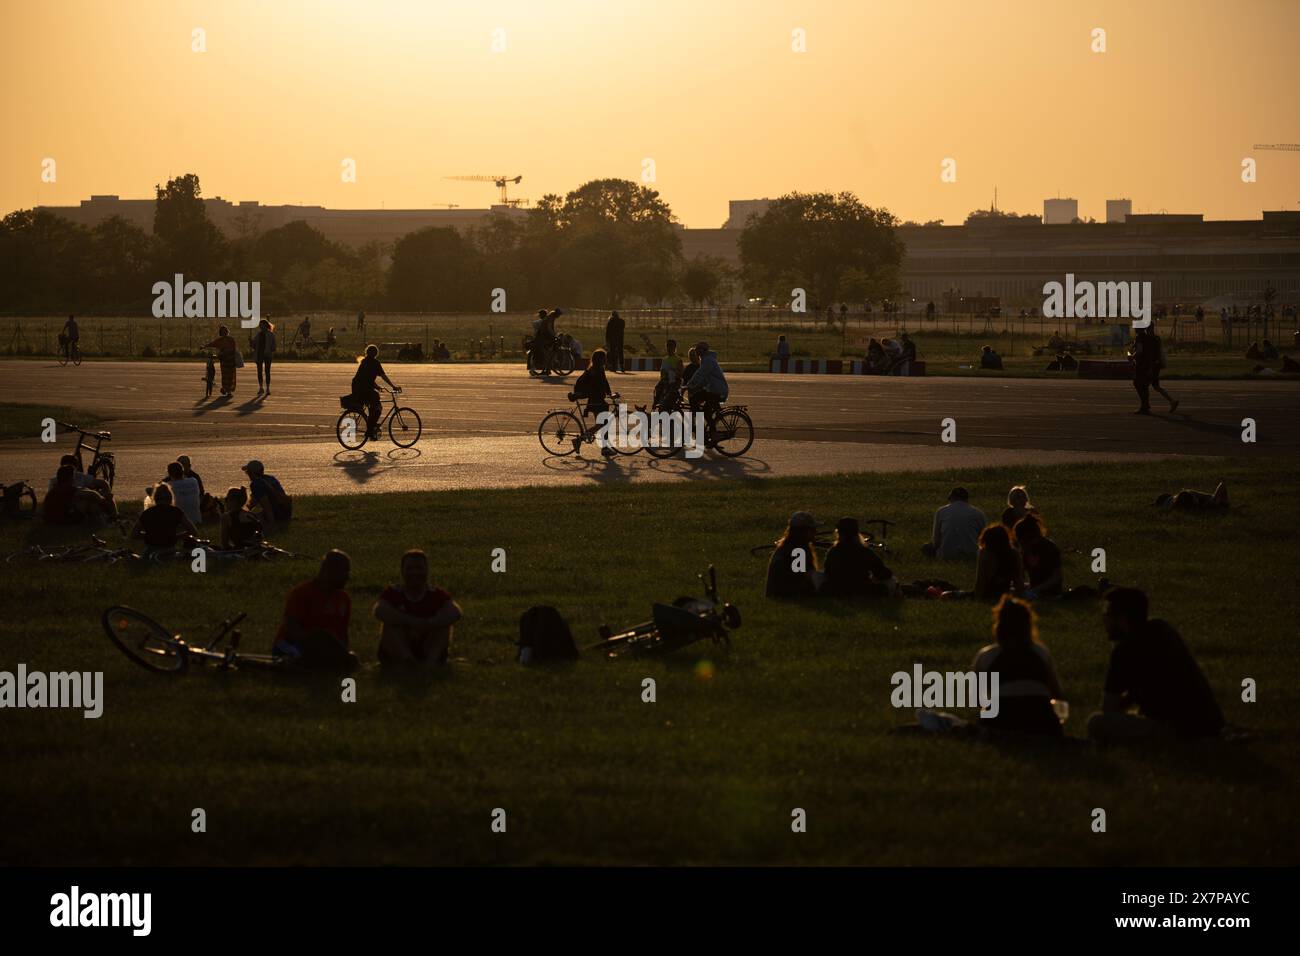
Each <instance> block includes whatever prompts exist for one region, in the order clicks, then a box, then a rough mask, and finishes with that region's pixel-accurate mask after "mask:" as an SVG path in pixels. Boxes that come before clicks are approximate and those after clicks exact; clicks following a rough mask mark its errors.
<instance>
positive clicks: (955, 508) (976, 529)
mask: <svg viewBox="0 0 1300 956" xmlns="http://www.w3.org/2000/svg"><path fill="white" fill-rule="evenodd" d="M986 524H988V521H987V519H986V518H985V517H984V512H982V511H980V510H979V509H978V508H975V507H972V506H971V504H970V493H969V492H967V491H966V489H965V488H961V487H957V488H954V489H953V490H952V491H950V492H949V493H948V503H947V504H946V505H944V506H943V507H942V508H940V509H939V510H938V511H936V512H935V513H934V527H933V529H932V530H931V532H930V540H929V541H927V542H926V543H925V544H923V545H921V553H922V554H924V555H925V556H926V557H927V558H940V559H942V560H944V561H973V560H975V558H976V557H978V555H979V550H980V546H979V540H980V532H981V531H983V530H984V526H985V525H986Z"/></svg>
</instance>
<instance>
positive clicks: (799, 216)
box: [740, 192, 903, 303]
mask: <svg viewBox="0 0 1300 956" xmlns="http://www.w3.org/2000/svg"><path fill="white" fill-rule="evenodd" d="M896 225H898V220H896V219H895V218H894V217H893V216H892V215H891V214H890V213H889V212H888V211H887V210H884V209H873V208H871V207H870V206H865V205H863V204H862V202H861V201H860V200H859V199H858V198H857V197H856V196H854V195H853V194H852V193H848V192H843V193H839V194H832V193H790V194H789V195H786V196H782V197H781V198H779V199H777V200H775V201H773V203H772V204H771V205H770V206H769V207H768V209H767V211H766V212H764V213H763V214H762V215H761V216H756V217H753V218H751V219H750V220H749V222H748V223H747V224H746V226H745V229H744V231H743V232H742V233H741V234H740V256H741V262H742V263H743V270H744V276H745V281H746V283H747V285H748V286H749V288H750V289H751V290H752V291H754V292H759V293H761V294H763V295H765V296H767V297H769V298H771V299H773V300H775V301H782V300H788V299H789V298H790V290H791V289H795V288H801V289H804V290H806V292H807V293H808V298H809V301H810V302H814V303H820V302H835V301H842V300H843V299H844V298H845V297H846V293H847V292H848V291H849V290H850V289H852V291H855V292H857V291H860V290H861V289H862V288H863V286H864V285H870V284H872V282H873V280H874V279H883V278H886V277H888V276H889V275H890V273H891V272H894V273H896V272H897V270H898V269H899V268H900V267H901V264H902V261H903V243H902V240H900V239H899V238H898V236H897V234H896V233H895V231H894V227H895V226H896Z"/></svg>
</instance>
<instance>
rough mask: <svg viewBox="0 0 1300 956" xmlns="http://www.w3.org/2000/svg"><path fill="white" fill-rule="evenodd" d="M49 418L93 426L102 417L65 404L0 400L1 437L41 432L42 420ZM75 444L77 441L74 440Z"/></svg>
mask: <svg viewBox="0 0 1300 956" xmlns="http://www.w3.org/2000/svg"><path fill="white" fill-rule="evenodd" d="M47 418H53V419H54V420H55V421H59V422H68V423H70V424H73V425H80V426H81V427H82V428H93V427H94V426H95V425H98V424H99V422H100V421H101V419H100V418H99V417H98V416H96V415H94V414H92V413H91V412H87V411H84V410H82V409H79V408H68V407H67V406H65V405H53V406H51V405H25V404H21V403H18V402H0V439H3V438H30V437H32V436H33V435H38V434H40V431H41V422H43V421H44V420H45V419H47ZM74 444H75V442H74Z"/></svg>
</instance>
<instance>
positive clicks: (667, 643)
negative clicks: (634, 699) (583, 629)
mask: <svg viewBox="0 0 1300 956" xmlns="http://www.w3.org/2000/svg"><path fill="white" fill-rule="evenodd" d="M707 573H708V580H707V582H706V581H705V576H704V575H703V574H697V575H696V577H697V578H698V579H699V581H700V583H701V584H702V585H704V597H703V598H690V597H682V598H678V599H677V600H676V601H674V602H673V603H672V604H659V603H656V604H654V605H653V606H652V607H651V620H649V621H646V622H645V623H643V624H635V625H633V626H632V627H629V628H625V629H624V630H622V631H619V632H618V633H614V632H613V631H612V630H610V628H608V627H606V626H605V625H604V624H602V625H601V626H600V629H599V633H600V636H601V640H600V641H599V642H598V643H596V644H593V645H591V646H590V647H589V648H588V650H594V651H601V652H602V653H604V654H605V655H606V657H607V658H609V659H610V660H613V659H614V658H616V657H620V656H622V655H623V654H632V655H640V654H667V653H669V652H671V651H675V650H679V649H680V648H683V647H686V646H687V645H689V644H694V643H695V642H696V641H700V640H704V639H705V638H708V639H709V640H711V641H712V642H713V643H714V644H715V645H721V646H723V647H730V646H731V637H730V633H729V632H731V631H734V630H735V629H736V628H738V627H740V610H739V609H738V608H737V607H736V606H735V605H734V604H731V603H729V602H725V601H719V599H718V575H717V572H716V571H715V570H714V567H713V565H711V564H710V565H709V569H708V572H707Z"/></svg>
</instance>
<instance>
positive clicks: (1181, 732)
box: [1088, 587, 1224, 742]
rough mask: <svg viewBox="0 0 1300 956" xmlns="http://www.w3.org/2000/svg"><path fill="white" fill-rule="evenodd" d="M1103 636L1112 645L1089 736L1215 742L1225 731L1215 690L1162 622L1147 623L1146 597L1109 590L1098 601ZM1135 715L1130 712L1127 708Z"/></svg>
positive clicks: (1107, 739) (1130, 591)
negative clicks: (1134, 710) (1101, 607)
mask: <svg viewBox="0 0 1300 956" xmlns="http://www.w3.org/2000/svg"><path fill="white" fill-rule="evenodd" d="M1103 597H1104V600H1105V610H1104V616H1103V620H1104V621H1105V624H1106V636H1107V637H1109V638H1110V639H1111V640H1112V641H1114V642H1115V647H1114V649H1113V650H1112V651H1111V653H1110V666H1109V667H1108V668H1107V669H1106V688H1105V694H1104V696H1103V699H1102V708H1101V711H1100V712H1098V713H1094V714H1093V715H1092V716H1091V717H1089V718H1088V736H1089V737H1091V738H1093V739H1094V740H1099V741H1102V742H1113V741H1121V740H1140V739H1149V738H1155V737H1215V736H1217V735H1218V734H1220V733H1221V732H1222V731H1223V729H1224V720H1223V712H1222V711H1221V710H1220V709H1219V704H1218V701H1216V700H1215V699H1214V690H1213V689H1212V688H1211V687H1210V682H1209V681H1208V680H1206V679H1205V674H1204V673H1202V671H1201V668H1200V667H1199V666H1198V665H1197V663H1196V661H1195V659H1193V657H1192V654H1191V652H1190V651H1189V650H1188V649H1187V645H1186V644H1184V643H1183V639H1182V638H1181V637H1180V636H1179V634H1178V632H1177V631H1175V630H1174V629H1173V627H1171V626H1170V625H1169V623H1168V622H1167V621H1162V620H1159V619H1151V620H1149V619H1148V618H1147V613H1148V604H1147V596H1146V594H1144V593H1143V592H1142V591H1139V590H1138V589H1137V588H1123V587H1117V588H1111V589H1110V590H1109V591H1107V592H1106V593H1105V595H1104V596H1103ZM1134 707H1136V708H1137V713H1136V714H1134V713H1130V710H1131V709H1132V708H1134Z"/></svg>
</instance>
